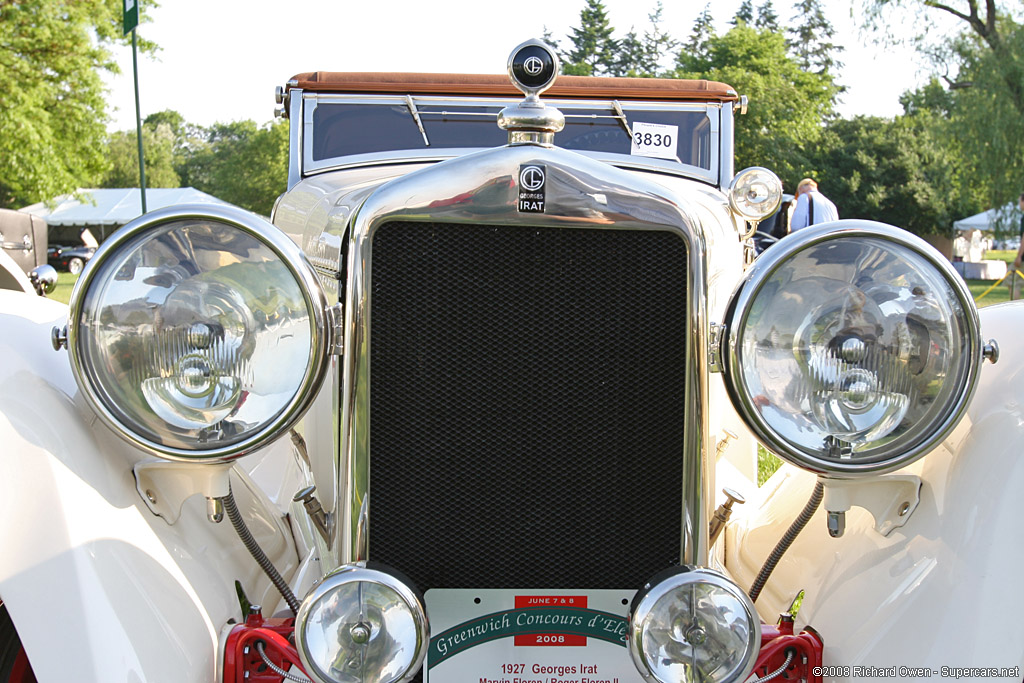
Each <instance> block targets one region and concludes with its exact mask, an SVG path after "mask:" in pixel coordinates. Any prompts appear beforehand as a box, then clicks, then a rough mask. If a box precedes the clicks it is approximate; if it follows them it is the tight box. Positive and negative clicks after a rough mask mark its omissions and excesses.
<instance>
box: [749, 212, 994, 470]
mask: <svg viewBox="0 0 1024 683" xmlns="http://www.w3.org/2000/svg"><path fill="white" fill-rule="evenodd" d="M823 235H827V233H824V232H823V231H821V230H817V231H815V233H814V234H812V235H807V236H806V238H804V239H803V240H802V241H800V242H798V241H797V240H794V241H793V242H792V243H790V248H789V249H788V250H780V252H783V253H779V254H772V255H771V256H772V257H774V258H775V261H774V262H772V263H769V264H767V265H764V264H758V265H761V267H762V269H763V272H761V273H757V274H755V276H754V279H755V280H757V281H756V282H753V281H752V282H751V283H750V287H751V289H752V290H754V291H753V292H752V293H749V294H748V296H747V299H746V300H745V310H742V311H740V310H737V311H734V315H733V320H732V321H731V323H730V338H731V344H732V345H733V349H734V358H733V359H732V361H731V362H732V363H733V365H732V368H731V370H730V374H731V375H732V380H734V381H735V383H734V384H733V387H734V389H735V390H736V391H738V392H739V393H740V394H741V395H742V396H744V397H745V399H746V400H745V402H744V403H745V405H746V408H747V411H748V412H751V413H753V415H751V417H753V418H754V422H755V423H757V424H756V427H757V428H756V429H755V431H758V432H759V433H760V434H761V435H762V436H764V437H765V438H766V439H767V440H769V441H770V442H771V443H770V444H769V445H770V446H772V447H774V448H777V449H778V450H779V454H780V455H783V457H786V455H787V454H789V455H792V456H793V457H795V458H796V459H797V461H798V462H799V464H803V465H805V466H807V465H810V466H812V469H819V468H821V469H825V470H826V471H831V470H830V467H831V466H832V465H834V464H837V463H838V464H840V467H839V468H840V469H841V463H843V462H847V463H850V464H854V465H855V466H864V465H868V466H872V465H878V466H880V467H881V466H885V465H887V464H889V463H891V462H892V460H893V458H900V457H903V456H906V455H907V454H908V453H912V452H913V453H916V452H915V451H914V449H915V448H918V447H919V446H921V445H922V444H924V443H926V442H928V441H930V440H933V438H934V436H935V433H936V431H937V430H940V429H945V428H946V427H948V426H949V425H948V422H949V418H950V416H951V414H953V413H956V412H957V410H958V409H959V408H958V406H959V405H962V402H963V397H964V394H965V392H966V393H969V392H968V389H969V388H970V387H971V386H972V385H973V384H972V383H973V378H974V376H975V374H976V368H977V365H978V364H979V356H978V354H979V351H978V339H977V336H978V334H977V323H976V315H977V314H976V312H975V311H974V309H973V308H972V307H971V306H972V305H971V303H970V300H969V298H968V297H965V295H964V293H963V291H961V289H960V288H958V287H957V286H956V284H955V281H954V279H953V278H955V276H952V277H950V276H948V275H947V274H946V273H945V272H944V271H943V270H941V269H940V268H937V267H936V265H935V263H933V262H931V261H930V260H929V259H927V258H925V257H924V256H923V255H922V254H921V253H919V252H918V251H916V250H915V249H912V248H910V247H909V246H907V245H904V244H901V243H899V242H898V241H893V240H891V239H888V238H884V237H881V236H872V235H857V236H855V237H854V236H846V237H844V236H842V235H839V234H837V235H835V236H834V237H833V238H831V239H821V237H822V236H823ZM800 237H804V236H803V235H800ZM815 238H817V239H815ZM787 239H791V238H787ZM907 239H910V236H907ZM785 244H786V243H785V242H783V243H781V245H785ZM950 272H952V271H951V269H950Z"/></svg>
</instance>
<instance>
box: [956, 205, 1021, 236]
mask: <svg viewBox="0 0 1024 683" xmlns="http://www.w3.org/2000/svg"><path fill="white" fill-rule="evenodd" d="M1020 213H1021V212H1020V209H1018V208H1017V204H1016V202H1010V203H1009V204H1006V205H1005V206H999V207H996V208H994V209H989V210H988V211H982V212H981V213H978V214H975V215H973V216H968V217H967V218H961V219H960V220H958V221H953V229H954V230H959V231H964V230H981V231H983V232H991V231H994V230H995V229H996V228H997V227H998V228H1001V229H1002V230H1006V231H1013V232H1016V228H1017V226H1019V225H1020Z"/></svg>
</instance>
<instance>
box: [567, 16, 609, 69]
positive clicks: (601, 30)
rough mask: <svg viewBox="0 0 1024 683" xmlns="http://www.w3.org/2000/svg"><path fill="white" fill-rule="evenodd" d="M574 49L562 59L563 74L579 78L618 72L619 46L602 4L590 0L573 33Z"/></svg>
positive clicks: (571, 37)
mask: <svg viewBox="0 0 1024 683" xmlns="http://www.w3.org/2000/svg"><path fill="white" fill-rule="evenodd" d="M571 31H572V34H571V35H570V36H569V41H570V42H571V43H572V49H570V50H569V51H568V52H567V53H564V54H563V55H562V61H563V65H562V71H563V72H564V73H567V74H570V75H575V76H602V75H606V74H607V73H608V72H609V71H613V70H615V68H616V61H617V60H616V54H617V52H618V43H617V41H616V40H615V39H614V38H612V33H613V29H612V27H611V23H610V22H609V20H608V11H607V10H606V9H605V6H604V3H603V2H601V0H587V4H586V6H584V8H583V9H582V10H580V25H579V26H575V27H573V28H572V29H571Z"/></svg>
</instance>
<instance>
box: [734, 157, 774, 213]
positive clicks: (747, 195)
mask: <svg viewBox="0 0 1024 683" xmlns="http://www.w3.org/2000/svg"><path fill="white" fill-rule="evenodd" d="M781 201H782V181H780V180H779V177H778V176H777V175H775V174H774V173H772V172H771V171H769V170H768V169H767V168H761V167H759V166H754V167H751V168H748V169H745V170H743V171H740V172H739V173H737V174H736V177H735V178H733V179H732V183H730V184H729V206H731V207H732V210H733V211H735V212H736V213H738V214H739V215H740V216H742V217H743V218H744V219H746V220H748V221H760V220H764V219H765V218H767V217H768V216H770V215H771V214H772V212H774V211H775V210H776V209H777V208H779V203H780V202H781Z"/></svg>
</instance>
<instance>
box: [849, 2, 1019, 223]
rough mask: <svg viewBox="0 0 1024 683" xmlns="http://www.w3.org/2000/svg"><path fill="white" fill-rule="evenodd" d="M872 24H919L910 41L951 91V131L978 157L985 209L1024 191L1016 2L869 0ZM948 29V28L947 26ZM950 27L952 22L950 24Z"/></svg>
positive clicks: (976, 172) (964, 151)
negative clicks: (929, 62) (915, 33)
mask: <svg viewBox="0 0 1024 683" xmlns="http://www.w3.org/2000/svg"><path fill="white" fill-rule="evenodd" d="M865 8H866V10H867V22H866V23H867V25H868V26H870V27H872V28H875V29H876V30H878V31H879V32H881V33H882V34H883V37H885V38H889V35H888V26H890V25H893V24H897V25H901V26H908V25H910V26H916V27H918V34H917V35H916V36H914V38H913V43H914V44H915V45H916V46H917V47H918V49H919V51H920V52H921V53H922V54H923V55H925V56H926V57H927V58H928V59H929V60H930V61H931V63H932V66H933V68H935V70H936V72H937V74H938V75H939V76H940V77H941V78H942V79H943V80H944V81H945V83H946V86H947V88H948V89H949V92H950V98H949V101H950V102H951V106H950V107H949V120H950V121H951V123H952V125H951V126H950V127H949V129H948V132H949V134H950V135H951V136H953V137H954V138H955V141H956V143H957V144H958V145H959V147H960V154H961V155H962V157H963V158H964V159H965V160H968V161H970V162H972V163H973V173H972V185H973V186H974V189H975V191H976V194H980V195H981V196H983V197H985V201H984V204H985V206H983V207H982V208H990V207H993V206H1001V205H1003V204H1005V203H1006V202H1009V201H1012V200H1014V199H1015V198H1016V196H1017V194H1018V193H1019V192H1020V191H1021V190H1024V159H1022V154H1021V150H1022V149H1024V124H1022V119H1024V28H1022V25H1021V24H1020V23H1019V21H1018V20H1017V19H1016V18H1015V16H1014V12H1017V13H1018V16H1019V12H1020V9H1019V8H1020V5H1019V3H1016V4H1001V3H997V2H996V0H986V2H984V3H979V2H977V0H946V1H942V2H940V1H938V0H897V1H891V0H866V2H865ZM944 27H945V28H944ZM950 27H951V28H950Z"/></svg>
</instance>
